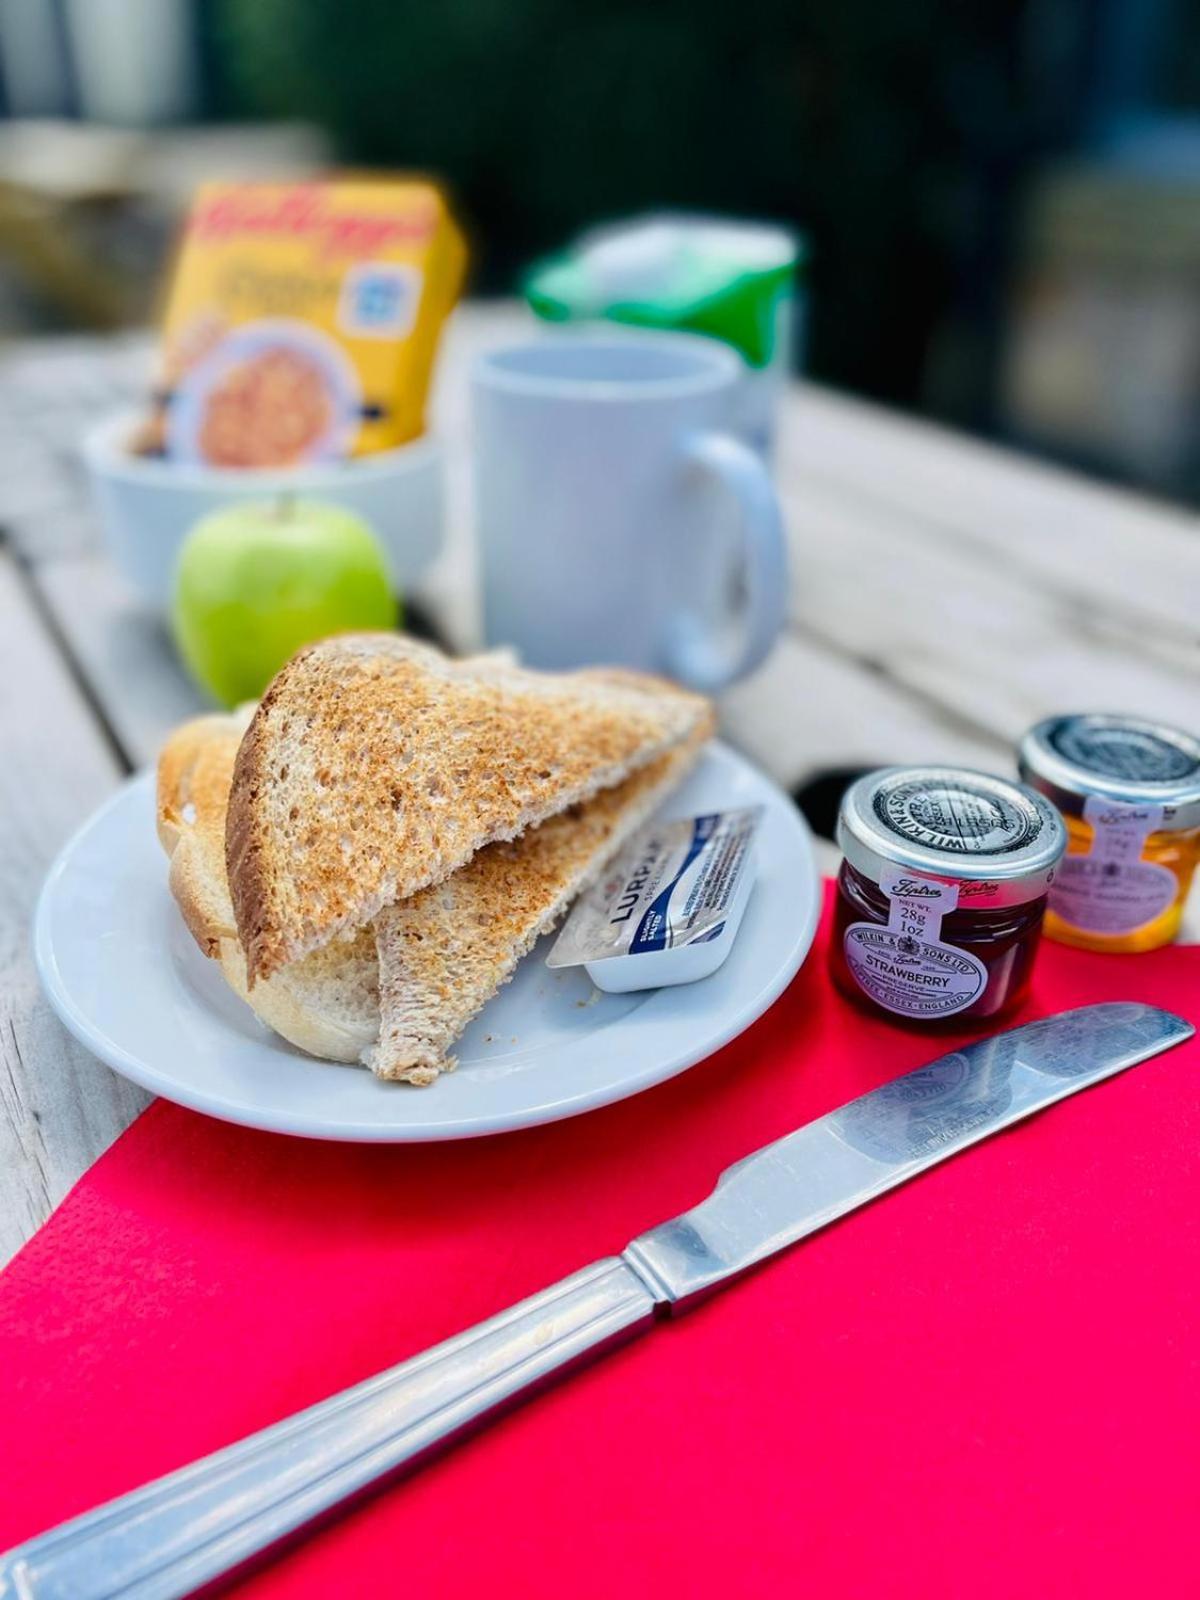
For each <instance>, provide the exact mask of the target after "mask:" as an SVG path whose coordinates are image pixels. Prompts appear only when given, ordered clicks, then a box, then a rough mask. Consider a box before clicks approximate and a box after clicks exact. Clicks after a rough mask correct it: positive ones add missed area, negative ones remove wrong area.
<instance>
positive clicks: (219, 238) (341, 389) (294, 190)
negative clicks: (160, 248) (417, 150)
mask: <svg viewBox="0 0 1200 1600" xmlns="http://www.w3.org/2000/svg"><path fill="white" fill-rule="evenodd" d="M465 265H466V251H465V247H464V245H463V241H462V236H461V234H460V233H459V231H458V229H457V228H456V226H455V224H454V222H453V219H452V218H451V216H450V213H449V211H448V209H447V206H446V202H445V199H444V197H443V195H442V194H441V192H440V190H439V189H438V188H437V187H436V186H435V185H434V184H432V183H429V182H426V181H424V180H420V179H411V180H409V179H375V180H372V179H352V180H351V179H347V180H342V179H330V180H327V181H322V182H312V183H234V184H226V183H210V184H206V185H204V186H203V187H202V188H201V189H200V190H199V192H198V193H197V195H196V198H195V200H194V202H193V205H192V210H191V214H190V216H189V219H188V223H187V227H186V230H185V233H184V236H183V240H182V244H181V246H180V250H179V254H178V258H177V261H176V266H175V271H174V274H173V277H172V281H171V288H170V293H169V296H168V301H167V308H166V314H165V317H164V321H163V347H162V358H161V363H160V375H159V385H160V387H159V397H158V401H159V409H158V415H157V417H156V418H155V422H154V425H153V426H152V428H151V430H150V433H149V435H148V436H147V435H144V436H143V439H142V447H143V448H145V447H146V446H147V445H149V446H150V447H151V448H154V447H155V446H157V448H158V449H159V450H161V452H162V453H163V454H165V455H167V456H168V457H170V458H171V459H173V460H178V461H188V462H197V463H203V464H205V465H207V466H212V467H226V468H240V467H250V468H253V467H260V468H271V467H274V468H278V467H289V466H298V465H301V464H304V463H309V462H319V461H331V460H338V459H341V458H344V457H346V456H353V455H369V454H371V453H373V452H375V451H378V450H386V449H389V448H391V447H393V446H395V445H399V444H403V443H404V442H405V441H407V440H409V439H412V438H415V437H416V436H417V435H418V434H420V433H421V431H422V429H423V427H424V416H425V401H426V396H427V392H428V388H429V379H430V374H431V371H432V368H433V360H434V355H435V353H436V349H437V342H438V337H439V334H440V332H441V328H442V324H443V323H444V321H445V319H446V316H447V315H448V313H449V311H450V309H451V308H452V306H453V305H454V302H455V300H456V298H457V296H458V293H459V289H460V287H461V284H462V278H463V273H464V269H465Z"/></svg>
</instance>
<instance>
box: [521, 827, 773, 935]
mask: <svg viewBox="0 0 1200 1600" xmlns="http://www.w3.org/2000/svg"><path fill="white" fill-rule="evenodd" d="M762 814H763V808H762V807H761V806H748V807H746V808H744V809H742V810H739V811H709V812H706V813H705V814H704V815H703V816H698V817H690V818H684V819H682V820H680V821H675V822H652V823H650V824H648V825H647V826H646V827H645V828H643V829H642V830H641V831H640V832H639V833H637V834H636V835H635V836H634V838H633V839H632V840H631V841H630V843H629V844H628V845H627V846H626V848H625V849H624V850H623V851H622V853H621V854H620V856H618V858H617V860H616V862H615V864H614V865H613V867H612V868H611V869H610V871H609V872H608V873H607V874H606V875H605V877H604V878H603V879H602V880H601V882H600V883H598V884H597V885H596V886H595V887H594V888H593V889H591V890H590V891H589V892H588V893H587V894H585V895H584V896H583V897H582V898H581V899H580V900H579V901H578V902H577V904H576V905H575V908H574V910H573V911H572V912H571V914H570V916H569V917H568V918H567V921H566V924H565V926H564V927H563V930H562V932H561V933H560V934H559V936H558V939H557V941H556V943H555V945H554V948H553V949H552V950H551V952H550V954H549V956H548V957H547V959H546V965H547V966H548V967H577V966H581V965H583V964H584V963H585V962H592V961H605V960H609V959H611V958H613V957H616V956H634V955H648V954H650V953H652V952H654V951H661V950H677V949H680V948H682V947H683V946H686V945H697V944H705V943H709V942H710V941H714V940H717V939H719V938H720V937H721V934H722V933H723V932H724V930H725V926H726V923H727V921H728V920H729V918H730V916H731V914H733V908H735V907H737V906H738V905H739V903H741V902H743V901H744V894H745V891H746V888H747V880H748V878H749V875H750V873H751V871H752V860H751V846H752V844H753V841H754V835H755V833H756V831H757V829H758V825H759V823H760V821H761V819H762Z"/></svg>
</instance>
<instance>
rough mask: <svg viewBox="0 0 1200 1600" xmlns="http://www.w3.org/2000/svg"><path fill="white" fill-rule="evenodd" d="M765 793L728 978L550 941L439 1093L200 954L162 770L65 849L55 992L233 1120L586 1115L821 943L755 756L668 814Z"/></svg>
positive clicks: (688, 790) (97, 1044) (86, 1032)
mask: <svg viewBox="0 0 1200 1600" xmlns="http://www.w3.org/2000/svg"><path fill="white" fill-rule="evenodd" d="M757 804H761V805H762V806H764V807H765V815H764V817H763V823H762V828H761V831H760V833H759V836H758V848H757V883H756V886H755V889H754V893H753V894H752V896H751V898H750V904H749V906H748V908H747V910H746V915H745V920H744V921H743V923H742V927H741V931H740V933H739V934H738V938H737V942H736V943H735V945H734V948H733V951H732V953H731V954H730V956H729V959H728V960H727V961H726V962H725V964H724V966H723V967H721V968H720V969H719V970H718V971H717V972H716V973H714V974H713V976H712V977H710V978H706V979H704V980H703V981H702V982H699V983H694V984H685V985H679V986H677V987H675V988H670V989H657V990H651V991H649V992H645V993H641V994H628V995H607V994H599V993H598V991H596V990H595V989H593V987H592V985H591V983H590V982H589V980H588V978H587V975H586V974H585V973H584V972H583V970H582V969H581V968H580V969H569V970H565V971H561V972H551V971H550V970H549V969H548V968H547V967H546V965H545V957H546V953H547V951H548V949H549V941H548V940H543V941H542V943H541V944H540V945H539V946H538V947H537V948H536V949H535V950H533V951H531V952H530V954H529V955H528V956H527V957H526V959H525V960H524V961H523V962H522V964H521V966H520V968H519V970H518V972H517V974H516V976H515V977H514V978H513V981H512V982H511V983H510V984H509V985H508V986H507V987H506V988H504V989H502V990H501V992H500V993H499V994H498V995H497V996H496V998H495V999H494V1000H493V1001H492V1002H491V1004H490V1005H488V1006H487V1007H486V1008H485V1009H484V1010H483V1011H482V1012H481V1013H480V1015H479V1016H478V1017H477V1018H476V1020H475V1022H474V1023H473V1024H472V1026H471V1027H470V1028H469V1029H468V1030H467V1032H466V1033H465V1034H464V1036H463V1038H462V1039H461V1041H460V1045H459V1052H458V1053H459V1061H460V1065H459V1068H458V1071H457V1072H455V1073H453V1074H452V1075H450V1076H448V1077H443V1078H440V1079H439V1080H438V1081H437V1083H436V1084H434V1085H433V1087H432V1088H429V1089H414V1088H411V1087H409V1086H408V1085H405V1084H389V1083H381V1082H379V1081H378V1080H377V1079H375V1078H373V1077H372V1076H371V1074H370V1073H369V1072H366V1071H364V1070H363V1069H361V1068H355V1067H348V1066H340V1065H337V1064H335V1063H332V1062H323V1061H315V1060H313V1059H312V1058H311V1057H309V1056H305V1055H303V1054H301V1052H300V1051H298V1050H295V1049H294V1048H293V1047H292V1046H291V1045H289V1044H287V1043H285V1041H284V1040H282V1039H280V1038H278V1037H277V1036H276V1035H275V1034H273V1033H271V1032H270V1031H269V1030H268V1029H267V1028H266V1027H264V1026H263V1024H262V1023H260V1022H259V1021H258V1019H257V1018H256V1017H255V1016H254V1014H253V1012H251V1011H250V1009H249V1007H247V1006H246V1005H244V1004H243V1003H242V1001H240V1000H239V999H238V998H237V997H236V996H235V995H234V994H233V993H232V992H231V991H230V990H229V989H228V988H227V987H226V985H225V981H224V979H223V978H222V977H221V974H220V971H219V969H218V967H217V965H216V963H215V962H212V961H208V960H206V959H205V957H204V956H202V955H201V953H200V951H199V950H198V949H197V947H196V945H195V944H194V943H193V941H192V939H191V936H190V935H189V934H188V932H187V930H186V929H185V927H184V925H183V921H182V919H181V918H180V916H179V913H178V911H177V910H176V907H175V903H174V901H173V900H172V898H171V895H170V893H169V891H168V889H167V870H166V860H165V857H164V856H163V854H162V851H161V849H160V848H159V845H158V841H157V839H156V838H155V833H154V782H153V776H152V774H143V775H142V776H141V777H138V778H135V779H133V780H131V781H130V782H129V783H128V784H126V785H125V787H124V788H122V789H121V790H120V791H119V792H118V793H117V794H116V795H114V796H113V798H112V799H111V800H110V801H109V802H108V804H107V805H105V806H104V807H103V808H102V809H101V810H100V811H98V812H97V813H96V815H95V816H94V817H93V818H92V819H91V821H90V822H88V823H86V824H85V825H84V827H83V828H82V829H81V830H80V832H79V833H77V834H76V836H75V837H74V839H72V840H71V842H70V843H69V844H68V845H67V846H66V848H65V849H64V850H63V852H62V854H61V855H60V856H59V858H58V860H57V862H56V863H55V865H54V867H53V868H52V870H51V872H50V875H49V877H48V878H47V880H46V884H45V887H44V888H43V890H42V895H41V899H40V901H39V903H38V910H37V922H36V928H35V952H36V956H37V964H38V970H39V972H40V974H41V979H42V983H43V985H44V986H45V989H46V993H47V995H48V996H49V998H50V1002H51V1004H52V1005H53V1006H54V1009H55V1010H56V1011H57V1012H58V1014H59V1016H60V1017H61V1018H62V1020H63V1021H64V1022H65V1023H66V1025H67V1027H68V1028H70V1030H71V1032H72V1033H73V1034H74V1035H75V1037H76V1038H77V1039H79V1040H80V1041H81V1042H82V1043H83V1044H84V1045H86V1046H87V1048H88V1049H89V1050H91V1051H93V1052H94V1053H95V1054H96V1055H98V1056H99V1057H100V1059H101V1060H102V1061H105V1062H107V1063H108V1065H109V1066H110V1067H112V1068H114V1069H115V1070H116V1071H117V1072H120V1073H123V1074H124V1075H125V1076H126V1077H128V1078H132V1079H133V1080H134V1082H135V1083H140V1084H142V1085H143V1086H144V1087H145V1088H147V1089H150V1090H152V1091H153V1093H155V1094H160V1095H164V1096H165V1097H166V1098H167V1099H169V1100H176V1101H178V1102H179V1103H180V1104H181V1105H185V1106H191V1107H193V1108H194V1109H195V1110H197V1111H206V1112H208V1113H209V1114H210V1115H211V1116H215V1117H223V1118H225V1119H226V1120H227V1121H229V1122H240V1123H246V1124H247V1125H249V1126H250V1127H254V1128H270V1129H273V1130H275V1131H276V1132H280V1133H294V1134H306V1135H310V1136H312V1137H315V1138H321V1139H360V1140H367V1141H372V1142H379V1143H385V1142H392V1141H395V1142H405V1141H410V1140H424V1139H458V1138H466V1137H470V1136H474V1135H479V1134H485V1133H500V1132H503V1131H505V1130H507V1129H511V1128H525V1127H531V1126H533V1125H535V1124H537V1123H541V1122H552V1121H555V1120H556V1119H557V1118H559V1117H569V1116H574V1115H575V1114H576V1113H578V1112H580V1111H589V1110H591V1109H592V1108H593V1107H595V1106H602V1105H607V1104H609V1102H610V1101H613V1100H621V1099H623V1098H624V1097H625V1096H626V1095H631V1094H636V1093H637V1091H638V1090H639V1089H646V1088H649V1087H650V1085H651V1084H655V1083H661V1082H662V1080H663V1079H664V1078H670V1077H672V1076H673V1075H674V1074H675V1073H677V1072H682V1071H683V1070H684V1068H685V1067H690V1066H692V1065H693V1064H694V1063H695V1062H697V1061H700V1060H702V1059H703V1058H704V1057H705V1056H707V1055H711V1053H712V1052H713V1051H714V1050H716V1049H718V1048H719V1047H720V1046H721V1045H723V1044H725V1043H727V1042H728V1040H730V1039H732V1038H733V1037H734V1036H735V1035H736V1034H738V1033H741V1031H742V1030H743V1029H744V1028H746V1027H748V1026H749V1024H750V1023H752V1022H753V1021H754V1020H755V1018H756V1017H758V1016H760V1015H761V1014H762V1013H763V1012H764V1011H765V1010H766V1009H767V1007H768V1006H769V1005H770V1004H771V1002H772V1001H773V1000H774V999H775V998H776V996H777V995H779V994H780V992H781V991H782V990H783V989H784V987H785V986H786V985H787V983H788V981H789V980H790V979H791V977H792V976H793V974H794V973H795V972H796V970H797V968H798V967H799V966H800V963H801V962H802V961H803V960H804V957H805V956H806V955H807V953H808V949H809V946H810V945H811V943H812V938H813V933H814V931H815V928H816V923H817V915H818V911H819V909H820V898H821V897H820V883H819V880H818V876H817V871H816V867H815V865H814V861H813V854H812V845H811V840H810V837H809V833H808V829H807V827H806V826H805V823H804V820H803V818H802V817H801V816H800V814H799V812H798V811H797V810H796V808H795V806H794V805H793V804H792V802H791V801H790V800H789V799H788V798H787V797H786V796H785V795H784V794H783V793H782V792H781V791H780V790H779V789H777V788H776V787H775V785H774V784H773V783H771V782H770V781H769V780H768V779H767V778H765V777H764V776H763V775H762V773H760V772H758V771H757V770H756V769H755V768H754V767H752V766H751V765H750V764H749V762H747V761H745V760H743V759H742V757H740V756H739V755H737V754H735V753H734V752H733V751H732V750H729V749H728V748H726V747H725V746H723V745H720V744H717V745H713V746H712V747H710V749H709V750H708V751H707V753H706V754H705V756H704V757H703V759H702V761H701V762H700V764H699V766H698V767H697V768H696V770H695V771H694V772H693V774H692V775H691V777H690V778H689V779H688V781H687V782H686V783H685V784H684V785H683V786H682V787H681V788H680V789H678V790H676V791H675V793H674V794H672V795H671V797H670V799H669V800H668V801H667V802H666V804H665V805H664V807H663V810H664V813H665V814H667V815H671V816H690V815H693V814H696V813H698V812H701V811H706V810H713V809H717V808H721V807H733V806H746V805H757Z"/></svg>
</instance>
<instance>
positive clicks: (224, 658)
mask: <svg viewBox="0 0 1200 1600" xmlns="http://www.w3.org/2000/svg"><path fill="white" fill-rule="evenodd" d="M397 614H398V607H397V602H396V599H395V597H394V595H393V593H392V586H391V581H390V579H389V577H388V571H387V563H386V561H385V559H384V555H383V551H382V550H381V549H380V547H379V542H378V540H377V539H376V537H375V535H374V534H373V533H372V532H371V529H370V528H369V527H368V526H367V524H366V523H365V522H363V521H362V519H361V518H360V517H356V516H355V515H354V514H353V512H350V511H346V510H344V509H343V508H342V507H341V506H336V505H329V504H327V503H324V502H321V501H315V500H293V499H291V498H290V496H289V497H284V498H283V499H280V500H278V501H274V502H272V501H265V502H264V501H246V502H244V503H242V504H239V505H235V506H231V507H230V508H229V509H228V510H225V511H215V512H213V513H212V514H211V515H210V516H207V517H204V518H203V519H202V520H201V521H200V522H198V523H197V524H196V526H195V527H194V528H193V529H192V530H191V532H190V533H189V534H188V536H187V538H186V539H185V540H184V543H183V546H182V548H181V550H180V552H179V561H178V564H177V566H176V569H175V592H174V599H173V604H172V607H171V622H172V627H173V630H174V634H175V641H176V644H177V645H178V647H179V653H180V655H182V657H183V659H184V661H185V663H186V664H187V667H188V669H189V671H190V672H191V673H192V675H193V677H195V679H196V681H197V682H198V683H199V684H201V685H202V687H204V688H205V689H207V690H208V691H209V693H210V694H211V695H213V696H214V697H215V698H216V699H217V700H219V701H221V702H222V704H224V705H227V706H232V705H237V704H238V702H239V701H242V700H253V699H255V698H256V697H257V696H258V695H260V694H261V693H262V691H263V690H264V689H265V688H266V686H267V684H268V683H269V682H270V681H271V679H272V678H273V677H274V675H275V674H276V672H278V671H279V668H280V667H281V666H282V665H283V663H284V662H285V661H286V660H287V659H288V658H289V656H292V655H294V654H295V652H296V651H297V650H299V648H300V646H301V645H304V644H309V643H311V642H312V641H313V640H314V639H323V638H325V637H327V635H329V634H331V633H345V632H347V631H348V630H350V629H355V628H393V627H395V626H396V622H397Z"/></svg>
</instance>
